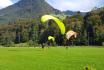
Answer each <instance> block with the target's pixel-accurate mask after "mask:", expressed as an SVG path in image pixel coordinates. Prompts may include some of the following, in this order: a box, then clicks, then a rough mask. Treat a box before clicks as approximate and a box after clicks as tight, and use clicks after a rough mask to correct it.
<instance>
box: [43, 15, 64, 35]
mask: <svg viewBox="0 0 104 70" xmlns="http://www.w3.org/2000/svg"><path fill="white" fill-rule="evenodd" d="M48 20H54V21H55V22H56V24H57V25H58V26H59V28H60V31H61V34H63V35H64V34H65V26H64V23H63V22H62V21H61V20H59V19H58V18H56V17H53V16H51V15H44V16H42V17H41V22H42V23H45V22H46V21H48Z"/></svg>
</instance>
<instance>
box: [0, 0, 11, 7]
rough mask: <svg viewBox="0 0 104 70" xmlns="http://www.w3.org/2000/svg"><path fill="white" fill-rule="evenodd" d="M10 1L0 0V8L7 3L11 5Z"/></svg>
mask: <svg viewBox="0 0 104 70" xmlns="http://www.w3.org/2000/svg"><path fill="white" fill-rule="evenodd" d="M12 4H13V3H12V1H11V0H1V1H0V9H2V8H5V7H7V6H9V5H12Z"/></svg>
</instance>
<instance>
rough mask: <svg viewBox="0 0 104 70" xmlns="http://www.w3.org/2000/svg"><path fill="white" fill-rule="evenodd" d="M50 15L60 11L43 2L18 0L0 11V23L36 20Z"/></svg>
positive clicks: (39, 0)
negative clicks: (44, 15)
mask: <svg viewBox="0 0 104 70" xmlns="http://www.w3.org/2000/svg"><path fill="white" fill-rule="evenodd" d="M50 13H53V14H57V13H60V11H59V10H56V9H54V8H53V7H51V6H50V5H49V4H48V3H47V2H46V1H45V0H20V1H19V2H18V3H15V4H14V5H11V6H9V7H7V8H4V9H2V10H0V23H7V22H10V21H15V20H17V19H27V18H37V17H38V16H41V15H43V14H50Z"/></svg>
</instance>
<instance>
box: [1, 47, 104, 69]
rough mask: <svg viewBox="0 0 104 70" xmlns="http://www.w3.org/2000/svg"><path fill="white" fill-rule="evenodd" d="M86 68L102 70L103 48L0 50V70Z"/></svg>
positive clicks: (103, 62)
mask: <svg viewBox="0 0 104 70" xmlns="http://www.w3.org/2000/svg"><path fill="white" fill-rule="evenodd" d="M83 53H84V54H83ZM86 66H90V67H92V68H94V69H96V70H103V68H104V48H87V47H86V48H75V47H74V48H69V49H67V50H66V49H65V48H61V47H60V48H45V49H44V50H43V49H41V48H0V70H84V68H85V67H86Z"/></svg>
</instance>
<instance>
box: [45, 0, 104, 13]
mask: <svg viewBox="0 0 104 70" xmlns="http://www.w3.org/2000/svg"><path fill="white" fill-rule="evenodd" d="M46 1H47V2H48V3H49V4H50V5H52V6H53V7H54V8H56V9H59V10H61V11H65V10H72V11H82V12H87V11H90V10H91V9H93V8H94V7H99V6H101V5H100V4H101V3H103V4H104V1H103V0H46Z"/></svg>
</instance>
